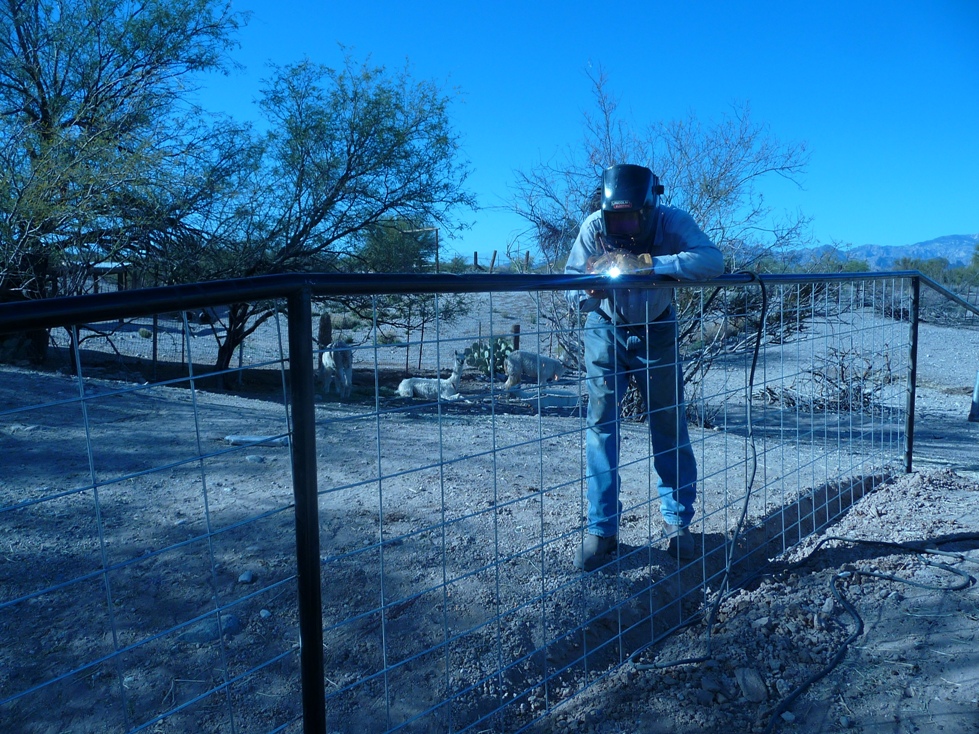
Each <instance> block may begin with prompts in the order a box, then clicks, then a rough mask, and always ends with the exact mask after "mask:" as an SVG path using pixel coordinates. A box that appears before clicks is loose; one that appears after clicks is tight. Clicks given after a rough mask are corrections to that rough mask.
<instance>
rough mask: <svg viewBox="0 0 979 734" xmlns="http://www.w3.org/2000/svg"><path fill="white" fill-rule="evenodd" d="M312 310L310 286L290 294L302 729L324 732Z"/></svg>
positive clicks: (290, 361)
mask: <svg viewBox="0 0 979 734" xmlns="http://www.w3.org/2000/svg"><path fill="white" fill-rule="evenodd" d="M312 320H313V310H312V305H311V299H310V291H309V288H308V287H303V289H302V290H299V291H294V292H292V293H290V294H289V298H288V323H289V377H290V380H289V382H290V387H291V388H292V399H291V412H292V436H291V441H290V444H289V445H290V448H291V450H292V491H293V495H294V497H295V501H296V569H297V574H298V587H299V656H300V657H299V664H300V675H301V681H302V704H303V732H305V734H326V694H325V688H324V685H325V678H324V673H323V611H322V594H321V591H320V534H319V533H320V522H319V497H318V495H317V484H316V433H315V428H316V413H315V410H314V408H313V397H314V392H313V391H314V389H315V386H314V384H313V337H312V333H311V330H310V324H311V323H312Z"/></svg>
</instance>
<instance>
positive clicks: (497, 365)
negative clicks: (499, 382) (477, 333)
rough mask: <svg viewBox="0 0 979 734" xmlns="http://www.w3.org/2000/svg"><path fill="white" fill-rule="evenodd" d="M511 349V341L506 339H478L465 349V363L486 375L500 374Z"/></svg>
mask: <svg viewBox="0 0 979 734" xmlns="http://www.w3.org/2000/svg"><path fill="white" fill-rule="evenodd" d="M512 351H513V343H512V342H510V341H509V340H507V339H502V338H498V339H491V340H489V341H487V340H485V339H480V340H479V341H476V342H473V343H472V345H471V346H470V347H469V348H468V349H467V350H466V364H467V365H469V366H470V367H472V368H473V369H475V370H478V371H479V372H480V373H481V374H483V375H486V376H487V377H492V376H493V375H501V374H503V372H504V367H505V365H506V358H507V355H508V354H510V352H512Z"/></svg>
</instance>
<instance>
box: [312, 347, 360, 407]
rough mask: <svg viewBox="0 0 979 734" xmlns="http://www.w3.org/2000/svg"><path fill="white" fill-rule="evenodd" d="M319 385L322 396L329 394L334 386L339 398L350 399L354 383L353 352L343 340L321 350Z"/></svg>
mask: <svg viewBox="0 0 979 734" xmlns="http://www.w3.org/2000/svg"><path fill="white" fill-rule="evenodd" d="M319 373H320V384H321V385H322V386H323V394H324V395H329V394H330V387H332V386H333V385H334V384H336V387H337V393H339V395H340V398H341V399H343V400H346V399H347V398H349V397H350V390H351V389H352V387H353V382H354V367H353V351H352V350H351V349H350V345H349V344H347V343H346V342H345V341H344V340H343V339H337V340H336V341H333V342H330V344H329V345H328V346H327V347H326V349H325V350H323V354H322V355H321V356H320V369H319Z"/></svg>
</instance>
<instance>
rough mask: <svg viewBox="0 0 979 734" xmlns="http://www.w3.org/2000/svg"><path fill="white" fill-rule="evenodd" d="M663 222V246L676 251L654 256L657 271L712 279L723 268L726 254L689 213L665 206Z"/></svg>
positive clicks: (679, 276)
mask: <svg viewBox="0 0 979 734" xmlns="http://www.w3.org/2000/svg"><path fill="white" fill-rule="evenodd" d="M660 226H661V232H662V237H663V248H664V249H665V250H666V251H667V252H670V253H673V254H667V255H656V256H654V257H653V272H654V273H655V274H656V275H667V276H670V277H672V278H677V279H678V280H710V279H711V278H716V277H717V276H719V275H721V274H722V273H723V272H724V255H723V254H722V253H721V251H720V249H718V247H717V245H715V244H714V243H713V242H711V240H710V238H709V237H708V236H707V235H706V234H704V232H703V230H701V229H700V227H698V226H697V223H696V222H695V221H694V219H693V217H691V216H690V215H689V214H687V213H686V212H684V211H681V210H679V209H674V208H672V207H669V208H663V209H662V219H661V221H660ZM657 250H660V248H657ZM660 251H662V250H660Z"/></svg>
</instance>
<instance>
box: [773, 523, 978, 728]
mask: <svg viewBox="0 0 979 734" xmlns="http://www.w3.org/2000/svg"><path fill="white" fill-rule="evenodd" d="M831 540H837V541H840V542H844V543H853V544H862V545H876V546H883V547H885V548H894V549H896V550H902V551H908V552H911V553H917V554H921V555H923V554H932V555H941V556H947V557H952V558H955V559H956V560H957V561H959V562H962V561H971V559H968V558H966V557H965V556H963V555H962V554H959V553H951V552H948V551H942V550H938V549H937V548H927V547H924V545H923V544H922V543H897V542H893V541H886V540H864V539H862V538H847V537H842V536H836V535H830V536H827V537H825V538H823V539H821V540H820V541H819V542H818V543H817V544H816V545H815V546H813V548H812V550H811V551H809V553H807V554H806V557H805V558H803V559H802V560H800V561H798V562H796V563H793V564H792V565H791V566H789V567H788V568H786V569H785V571H784V573H788V572H790V571H792V570H793V569H796V568H799V567H800V566H802V565H804V564H806V563H807V562H808V561H809V559H810V558H812V556H813V554H814V553H815V552H816V551H817V550H818V549H819V548H820V546H822V545H823V544H824V543H828V542H829V541H831ZM969 540H972V541H975V540H979V534H966V535H960V536H957V537H956V538H955V539H954V541H955V542H960V541H969ZM921 560H922V562H923V563H924V564H925V565H928V566H933V567H935V568H941V569H943V570H945V571H948V572H950V573H952V574H954V575H956V576H960V577H961V578H962V580H961V581H959V582H958V583H956V584H953V585H950V586H934V585H932V584H923V583H921V582H919V581H912V580H911V579H906V578H901V577H900V576H894V575H892V574H888V573H880V572H878V571H862V570H854V571H842V572H840V573H836V574H833V577H832V579H830V589H832V591H833V596H834V597H836V600H837V601H838V602H839V603H840V605H841V606H842V607H843V609H844V610H845V611H846V613H847V614H849V615H850V617H851V618H852V619H853V621H854V630H853V632H851V633H850V635H849V636H848V637H847V638H846V639H845V640H844V641H843V642H842V643H841V644H840V647H839V648H838V649H837V651H836V652H835V653H834V654H833V657H832V658H830V661H829V662H828V663H827V664H826V665H824V666H823V667H822V668H820V669H819V670H818V671H816V672H815V673H814V674H812V675H811V676H809V677H808V678H806V680H804V681H803V682H802V683H800V684H799V685H798V686H796V687H795V688H794V689H793V690H792V691H791V692H790V693H788V694H787V695H786V696H785V697H784V698H782V700H780V701H779V702H778V704H777V705H776V706H775V707H774V708H773V709H772V711H771V712H770V713H769V715H768V716H769V719H768V726H767V727H766V728H765V734H772V732H774V731H775V727H777V726H778V725H779V723H780V722H781V721H782V718H781V716H782V714H783V713H785V712H786V711H788V710H789V707H790V706H791V705H792V703H793V702H794V701H795V700H796V699H797V698H798V697H799V696H801V695H802V694H803V693H805V692H806V691H807V690H809V688H810V687H811V686H812V685H813V684H815V683H817V682H818V681H820V680H822V679H823V678H825V677H826V676H827V675H829V673H830V672H831V671H832V670H833V669H834V668H835V667H836V666H837V665H839V664H840V662H842V660H843V658H844V657H845V656H846V653H847V652H848V651H849V649H850V645H852V644H853V643H854V642H855V641H856V640H857V638H859V637H860V635H862V634H863V629H864V625H863V618H862V617H861V616H860V614H859V612H857V609H856V607H854V606H853V604H851V603H850V601H849V600H848V599H847V598H846V596H845V595H844V594H843V591H842V590H841V589H840V582H842V581H843V580H845V579H848V578H852V577H854V576H869V577H871V578H878V579H884V580H886V581H896V582H897V583H901V584H906V585H908V586H914V587H917V588H920V589H928V590H930V591H962V590H963V589H966V588H968V587H970V586H972V585H973V584H975V583H976V579H975V578H973V577H972V576H971V575H969V574H968V573H966V572H965V571H962V570H961V569H958V568H953V567H952V566H950V565H948V564H947V563H941V562H938V561H929V560H928V559H926V558H922V559H921Z"/></svg>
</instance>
